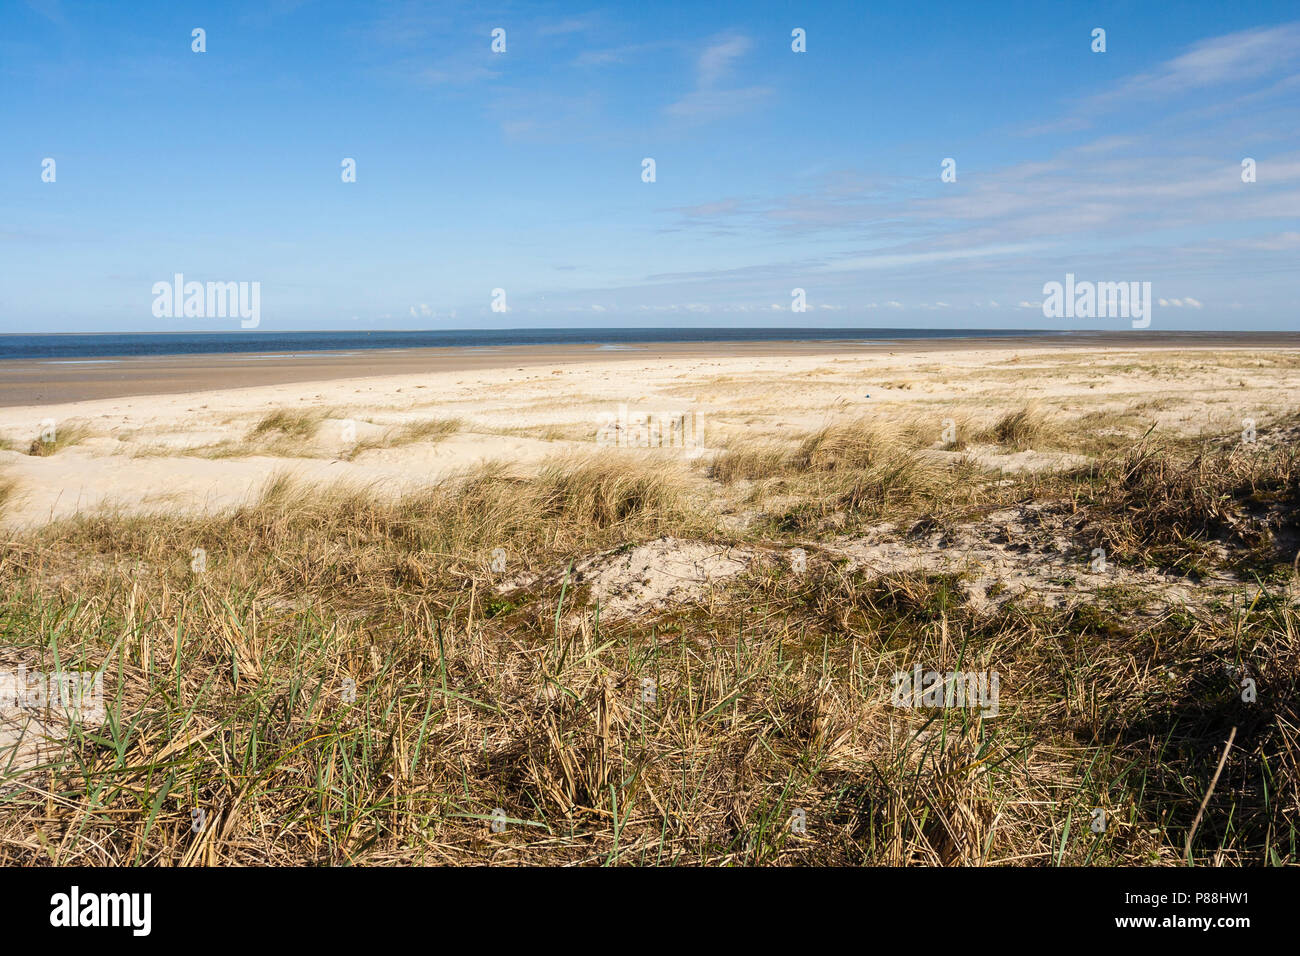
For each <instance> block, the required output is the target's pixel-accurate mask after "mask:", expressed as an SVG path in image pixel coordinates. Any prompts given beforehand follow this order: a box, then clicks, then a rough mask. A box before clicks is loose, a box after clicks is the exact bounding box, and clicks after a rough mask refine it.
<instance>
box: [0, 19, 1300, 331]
mask: <svg viewBox="0 0 1300 956" xmlns="http://www.w3.org/2000/svg"><path fill="white" fill-rule="evenodd" d="M128 10H129V11H130V12H127V11H128ZM196 27H201V28H203V29H204V30H205V31H206V42H207V51H206V52H204V53H194V52H192V50H191V42H192V41H191V31H192V29H194V28H196ZM498 27H499V28H502V29H504V30H505V31H506V52H505V53H494V52H493V51H492V50H491V32H492V30H493V29H494V28H498ZM796 27H798V28H802V29H804V30H805V31H806V36H807V52H805V53H796V52H794V51H792V49H791V30H793V29H794V28H796ZM1095 27H1102V28H1104V29H1105V30H1106V52H1105V53H1094V52H1093V51H1092V49H1091V45H1092V36H1091V34H1092V30H1093V29H1094V28H1095ZM0 145H2V148H0V332H33V331H169V330H174V331H180V330H212V331H232V330H235V329H237V327H238V323H237V322H232V321H231V320H229V319H215V318H214V319H193V318H191V319H158V318H155V317H154V316H153V314H152V312H151V305H152V302H153V295H152V292H151V288H152V286H153V284H154V283H155V282H158V281H169V280H170V279H171V277H172V275H173V274H175V273H177V272H180V273H183V274H184V275H185V277H186V279H187V280H197V281H221V282H226V281H257V282H260V283H261V302H262V305H261V312H262V320H261V326H260V328H261V329H263V330H280V329H311V328H319V329H342V328H357V329H368V328H435V329H436V328H481V327H517V326H578V325H583V326H586V325H607V326H649V325H668V326H676V325H704V326H723V325H726V326H730V325H823V326H841V325H843V326H850V325H853V326H857V325H863V326H934V327H988V328H997V327H1014V328H1048V327H1095V328H1111V327H1113V328H1117V329H1118V328H1124V327H1127V325H1128V323H1127V322H1125V321H1123V320H1093V321H1087V322H1083V321H1080V320H1064V321H1049V320H1047V319H1045V318H1044V317H1043V314H1042V310H1041V308H1040V306H1039V303H1041V301H1042V299H1043V293H1042V289H1043V284H1044V283H1046V282H1049V281H1061V280H1063V279H1064V276H1065V274H1066V273H1067V272H1072V273H1074V274H1076V275H1077V276H1078V277H1079V278H1080V279H1091V280H1098V281H1150V282H1151V283H1152V289H1153V295H1154V296H1155V297H1156V298H1157V299H1163V300H1165V304H1164V305H1157V306H1156V308H1155V310H1154V316H1153V322H1152V328H1153V329H1160V328H1170V329H1173V328H1205V329H1215V328H1228V329H1244V328H1259V329H1300V305H1298V304H1297V291H1298V290H1297V287H1298V285H1300V280H1298V279H1297V274H1298V273H1300V269H1298V268H1297V267H1298V266H1300V12H1298V8H1297V7H1296V5H1295V3H1294V2H1293V0H1291V2H1277V3H1248V2H1247V3H1232V4H1226V3H1222V2H1177V3H1173V2H1140V3H1139V2H1126V3H1091V4H1077V5H1075V4H1067V3H1004V4H981V3H971V2H966V3H955V4H944V3H924V4H918V3H915V2H904V3H896V4H895V3H871V4H866V3H861V2H857V3H818V4H808V3H768V2H761V0H745V2H741V3H711V4H708V5H704V4H700V3H698V2H686V3H676V2H667V3H659V2H656V3H636V4H604V5H597V4H593V5H586V4H569V3H566V4H544V3H526V4H499V5H498V4H491V3H464V4H459V3H454V2H438V3H415V2H394V3H388V2H383V0H375V2H366V3H356V2H334V0H316V2H312V0H272V2H270V3H267V2H258V3H240V2H230V3H225V2H223V3H214V4H187V3H173V2H157V3H154V2H148V0H144V2H139V3H133V4H131V5H128V6H124V5H122V4H116V3H77V2H72V0H5V2H4V3H3V4H2V5H0ZM345 157H351V158H354V159H355V160H356V164H357V181H356V182H355V183H344V182H342V181H341V176H340V171H341V169H340V167H341V163H342V161H343V159H344V158H345ZM645 157H652V158H653V159H654V160H655V164H656V181H655V182H653V183H646V182H643V181H642V160H643V158H645ZM948 157H951V158H953V159H954V160H955V161H956V173H957V180H956V182H949V183H945V182H942V181H941V178H940V173H941V163H942V161H943V160H944V159H945V158H948ZM1246 157H1250V158H1253V159H1254V160H1255V161H1256V164H1257V167H1256V168H1257V174H1256V175H1257V181H1256V182H1254V183H1243V182H1242V176H1241V163H1242V160H1243V159H1244V158H1246ZM46 158H52V159H54V160H55V162H56V167H55V168H56V180H55V182H53V183H48V182H42V179H41V174H42V163H43V160H44V159H46ZM496 288H503V289H505V290H506V301H507V303H508V305H509V308H510V311H509V312H508V313H504V314H502V313H494V312H492V311H490V308H489V307H490V302H491V295H492V290H493V289H496ZM794 288H802V289H804V290H805V293H806V298H807V303H808V307H809V310H808V311H807V312H804V313H794V312H792V311H791V290H792V289H794Z"/></svg>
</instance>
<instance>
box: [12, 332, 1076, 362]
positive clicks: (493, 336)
mask: <svg viewBox="0 0 1300 956" xmlns="http://www.w3.org/2000/svg"><path fill="white" fill-rule="evenodd" d="M1061 334H1068V333H1061V332H1055V331H1051V330H1043V329H1037V330H1034V331H1025V330H1018V329H762V328H748V329H663V328H656V329H483V330H461V331H436V332H435V331H430V332H161V333H139V334H131V335H112V334H102V335H80V334H68V335H0V359H66V360H71V361H75V360H78V359H82V360H85V359H100V358H117V357H122V356H138V355H198V354H203V353H221V354H231V353H241V352H334V351H353V350H356V349H417V348H438V347H441V348H485V347H490V346H497V347H500V346H504V345H608V346H619V345H630V344H633V343H638V342H826V341H847V342H864V341H870V342H878V341H886V340H898V339H950V338H994V337H998V336H1011V335H1014V336H1030V335H1033V336H1039V335H1049V336H1050V335H1061Z"/></svg>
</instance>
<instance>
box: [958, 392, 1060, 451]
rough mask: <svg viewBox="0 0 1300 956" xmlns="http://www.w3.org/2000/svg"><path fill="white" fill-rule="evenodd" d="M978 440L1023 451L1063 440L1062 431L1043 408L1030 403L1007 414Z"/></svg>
mask: <svg viewBox="0 0 1300 956" xmlns="http://www.w3.org/2000/svg"><path fill="white" fill-rule="evenodd" d="M977 438H978V440H980V441H986V442H993V443H995V444H998V445H1010V446H1011V447H1013V448H1015V449H1017V450H1021V451H1023V450H1025V449H1028V448H1034V447H1040V448H1041V447H1045V446H1047V445H1051V444H1054V443H1056V442H1057V441H1059V440H1060V438H1061V431H1060V428H1059V426H1058V425H1057V424H1056V423H1055V422H1053V420H1052V419H1051V418H1050V417H1049V416H1048V415H1047V413H1046V412H1044V411H1043V409H1042V407H1041V406H1039V405H1037V404H1035V403H1030V404H1028V405H1025V406H1024V407H1022V408H1018V409H1015V410H1013V411H1010V412H1007V413H1006V414H1005V415H1003V416H1002V417H1001V418H999V419H998V420H997V421H996V422H994V423H993V424H992V425H991V426H989V427H988V428H987V429H985V430H984V431H983V432H981V433H980V434H979V435H978V436H977Z"/></svg>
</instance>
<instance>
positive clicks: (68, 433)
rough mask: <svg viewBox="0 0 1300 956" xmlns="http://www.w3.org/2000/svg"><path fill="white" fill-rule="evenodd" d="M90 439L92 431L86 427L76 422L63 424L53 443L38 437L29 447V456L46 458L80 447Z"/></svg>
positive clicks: (59, 427)
mask: <svg viewBox="0 0 1300 956" xmlns="http://www.w3.org/2000/svg"><path fill="white" fill-rule="evenodd" d="M88 437H90V429H89V428H87V427H86V426H85V425H82V424H79V423H76V422H66V423H62V424H60V425H59V426H58V427H57V428H56V429H55V431H54V440H53V441H49V440H47V439H46V438H44V437H43V436H38V437H36V438H35V439H33V440H32V443H31V445H30V446H28V448H27V454H29V455H32V456H33V457H37V458H45V457H47V456H49V455H53V454H55V453H56V452H59V451H62V450H63V449H64V448H71V447H72V446H73V445H79V444H80V443H81V442H83V441H85V439H87V438H88Z"/></svg>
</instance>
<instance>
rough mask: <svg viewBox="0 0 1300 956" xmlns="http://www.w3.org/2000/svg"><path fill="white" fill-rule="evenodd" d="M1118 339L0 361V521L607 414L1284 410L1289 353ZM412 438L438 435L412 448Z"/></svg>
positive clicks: (1223, 416) (784, 420)
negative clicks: (286, 418)
mask: <svg viewBox="0 0 1300 956" xmlns="http://www.w3.org/2000/svg"><path fill="white" fill-rule="evenodd" d="M1171 339H1172V340H1173V341H1172V342H1171V341H1170V340H1171ZM1132 341H1134V340H1131V339H1127V338H1126V337H1124V336H1122V335H1121V336H1101V335H1095V336H1086V337H1080V338H1079V339H1077V340H1072V341H1071V342H1070V343H1069V344H1053V345H1051V346H1046V347H1044V346H1042V345H1040V344H1033V343H1031V342H1029V341H1027V340H1009V341H1004V340H998V341H996V342H992V343H990V342H989V341H988V340H964V341H961V342H956V343H954V342H951V341H941V342H899V343H884V344H880V345H873V346H863V345H861V344H859V345H856V346H850V345H848V344H846V343H793V344H792V343H740V344H727V345H716V346H715V345H711V344H703V345H701V344H699V343H691V344H682V345H676V346H674V345H667V346H665V345H662V344H659V345H654V346H646V347H644V350H642V351H635V352H629V351H619V350H601V349H599V348H598V347H595V346H584V347H569V348H564V349H557V348H549V347H531V348H530V347H519V348H502V349H497V350H481V351H474V350H463V349H455V350H453V349H447V350H441V349H428V350H409V351H386V352H377V353H373V354H369V353H358V352H351V353H347V354H332V353H314V354H304V355H299V356H274V355H268V356H260V357H258V360H255V361H250V360H248V359H247V357H239V358H234V357H230V356H187V357H176V358H166V359H147V360H146V359H136V360H131V359H127V360H123V361H122V362H120V363H116V364H52V363H36V362H22V363H11V364H10V365H0V396H7V397H8V398H9V399H10V401H9V402H7V403H6V405H5V406H4V407H3V408H0V440H3V441H4V450H0V473H2V474H3V475H5V476H6V477H7V478H8V479H9V480H10V481H12V482H13V490H12V492H11V495H10V501H9V502H8V504H7V506H6V509H5V511H4V518H3V520H4V521H5V523H7V524H10V525H23V526H30V525H32V524H39V523H42V522H45V521H49V520H51V519H57V518H63V517H67V516H70V515H72V514H75V513H78V512H87V511H95V510H100V509H113V510H125V511H129V512H148V511H182V512H213V511H219V510H221V509H223V508H228V507H231V506H234V505H238V504H240V503H244V502H247V501H248V500H249V496H250V495H254V494H256V493H257V491H258V490H259V489H260V488H261V487H262V486H263V485H264V484H265V483H266V481H267V480H268V479H269V478H270V477H271V476H273V475H278V474H292V475H294V476H297V477H299V478H302V479H305V480H308V481H310V482H313V483H316V482H333V481H345V482H349V483H353V484H358V485H363V486H367V487H370V488H373V489H375V490H377V491H380V492H382V493H394V494H396V493H401V492H404V491H409V490H410V489H411V488H413V487H416V486H418V485H420V484H424V483H429V482H432V481H436V480H438V479H439V478H442V477H445V476H447V475H450V474H453V473H456V472H458V471H461V470H463V469H465V468H468V467H472V466H475V465H478V464H481V463H483V462H486V461H500V462H504V463H507V464H508V465H509V466H510V467H511V468H516V469H523V470H527V469H528V468H530V467H531V466H534V465H536V463H538V462H540V461H542V460H544V459H546V458H548V457H550V456H553V455H555V454H557V453H584V452H596V451H600V450H602V449H601V443H600V442H598V432H599V431H600V428H601V425H602V423H603V422H608V421H609V420H610V419H612V418H615V417H616V416H617V415H618V414H619V409H620V407H621V406H625V407H626V408H627V409H628V413H629V414H630V415H631V416H632V417H633V418H634V419H635V418H636V416H637V415H646V414H649V415H667V416H669V417H671V416H672V415H676V414H682V413H687V412H693V413H695V415H696V417H697V420H698V421H699V422H700V423H701V424H700V435H699V440H698V443H697V447H695V448H693V449H690V453H691V454H693V455H695V456H698V455H701V454H702V455H708V454H709V453H710V451H711V450H716V449H717V448H720V447H723V446H724V445H728V444H732V443H734V442H736V441H744V440H751V439H752V440H755V441H761V440H763V439H767V438H772V437H780V436H782V435H784V434H790V433H797V432H806V431H808V430H810V429H814V428H817V427H819V426H821V425H823V424H825V423H826V422H827V421H830V420H833V419H834V418H836V417H846V416H853V415H861V414H867V415H872V416H880V417H881V418H882V419H884V420H894V421H902V420H916V419H918V418H919V419H920V420H922V421H929V422H931V423H932V426H933V430H934V433H935V438H936V441H938V439H939V436H940V433H941V431H942V428H943V424H942V423H943V422H944V421H945V420H946V419H947V416H948V415H949V414H951V413H956V412H959V413H960V414H961V415H965V416H968V417H969V416H973V417H974V418H976V419H992V418H995V417H996V416H997V415H999V414H1002V413H1004V412H1006V411H1007V410H1009V409H1011V408H1014V407H1017V406H1020V405H1023V404H1024V403H1026V402H1029V401H1034V402H1039V403H1042V404H1043V406H1044V407H1045V408H1046V409H1048V410H1050V411H1051V412H1052V413H1053V414H1054V415H1057V416H1059V417H1060V418H1061V419H1062V420H1072V419H1078V418H1082V417H1083V416H1087V415H1098V414H1102V413H1107V414H1117V415H1118V414H1129V413H1133V412H1134V411H1138V412H1139V413H1140V414H1142V415H1145V416H1146V418H1148V419H1149V420H1150V423H1151V424H1154V425H1157V426H1158V427H1159V428H1161V429H1162V430H1167V431H1168V432H1169V433H1171V434H1174V435H1179V436H1186V435H1195V434H1199V433H1207V434H1208V433H1214V432H1222V431H1224V430H1225V429H1226V430H1233V429H1239V428H1241V427H1243V426H1242V424H1241V422H1242V421H1245V420H1251V421H1254V422H1255V423H1257V425H1258V426H1259V427H1263V426H1264V423H1266V422H1267V421H1269V420H1270V419H1273V418H1280V417H1283V416H1285V415H1286V414H1288V413H1290V412H1293V411H1295V410H1296V408H1297V407H1300V336H1298V335H1279V334H1270V335H1259V336H1232V335H1219V334H1216V335H1213V336H1206V335H1196V334H1183V335H1182V336H1181V337H1180V336H1178V335H1177V334H1175V335H1170V334H1169V333H1166V334H1165V335H1164V336H1163V337H1161V338H1160V341H1161V342H1162V343H1165V344H1162V345H1160V346H1153V345H1147V346H1142V345H1130V344H1127V343H1129V342H1132ZM1121 342H1122V343H1126V344H1123V345H1121V344H1119V343H1121ZM38 376H39V379H40V384H39V385H37V384H34V381H35V379H36V378H37V377H38ZM87 396H93V397H87ZM14 398H21V399H23V400H22V401H18V402H14V401H12V399H14ZM278 410H286V411H288V412H291V413H293V414H295V415H299V416H306V418H307V419H310V432H311V433H310V434H309V435H301V436H299V439H298V440H295V441H288V440H287V437H286V436H284V435H280V434H277V433H275V430H274V429H271V430H270V432H269V433H268V431H267V430H266V429H264V430H263V432H262V433H261V434H258V433H257V428H258V425H259V422H261V421H262V420H263V419H264V418H266V416H268V415H270V414H272V413H274V412H276V411H278ZM429 422H441V423H443V424H442V425H441V426H440V427H438V428H437V429H436V431H437V434H436V436H433V437H431V438H427V439H424V440H421V439H419V438H418V434H419V430H420V428H421V426H422V424H426V423H429ZM50 429H53V431H50ZM43 433H44V434H47V435H53V436H54V437H55V439H56V442H55V444H52V445H51V446H50V447H51V448H54V447H57V453H54V454H32V453H31V452H32V450H33V442H34V441H36V440H37V439H39V438H40V436H41V435H42V434H43ZM60 436H61V437H60ZM268 438H274V439H276V440H267V439H268ZM611 450H613V451H616V452H617V451H620V450H621V449H611ZM660 453H662V454H664V455H674V454H676V455H682V454H685V452H684V451H683V450H682V449H672V448H665V449H662V450H661V451H660ZM973 453H974V454H975V455H977V456H979V457H980V458H981V460H982V461H983V462H984V463H985V464H988V465H990V466H993V467H995V468H1004V469H1007V470H1011V471H1020V470H1025V469H1039V468H1051V467H1057V466H1063V465H1068V464H1071V463H1077V461H1078V460H1079V459H1078V456H1072V455H1071V454H1070V453H1069V450H1068V449H1067V450H1064V451H1063V450H1055V451H1050V452H1049V451H1038V450H1034V449H1030V450H1028V451H1019V452H1016V453H1014V454H1011V455H1008V454H1006V453H1004V452H1002V451H1000V450H998V449H994V448H989V449H984V450H981V449H978V448H977V449H975V450H974V452H973Z"/></svg>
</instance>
